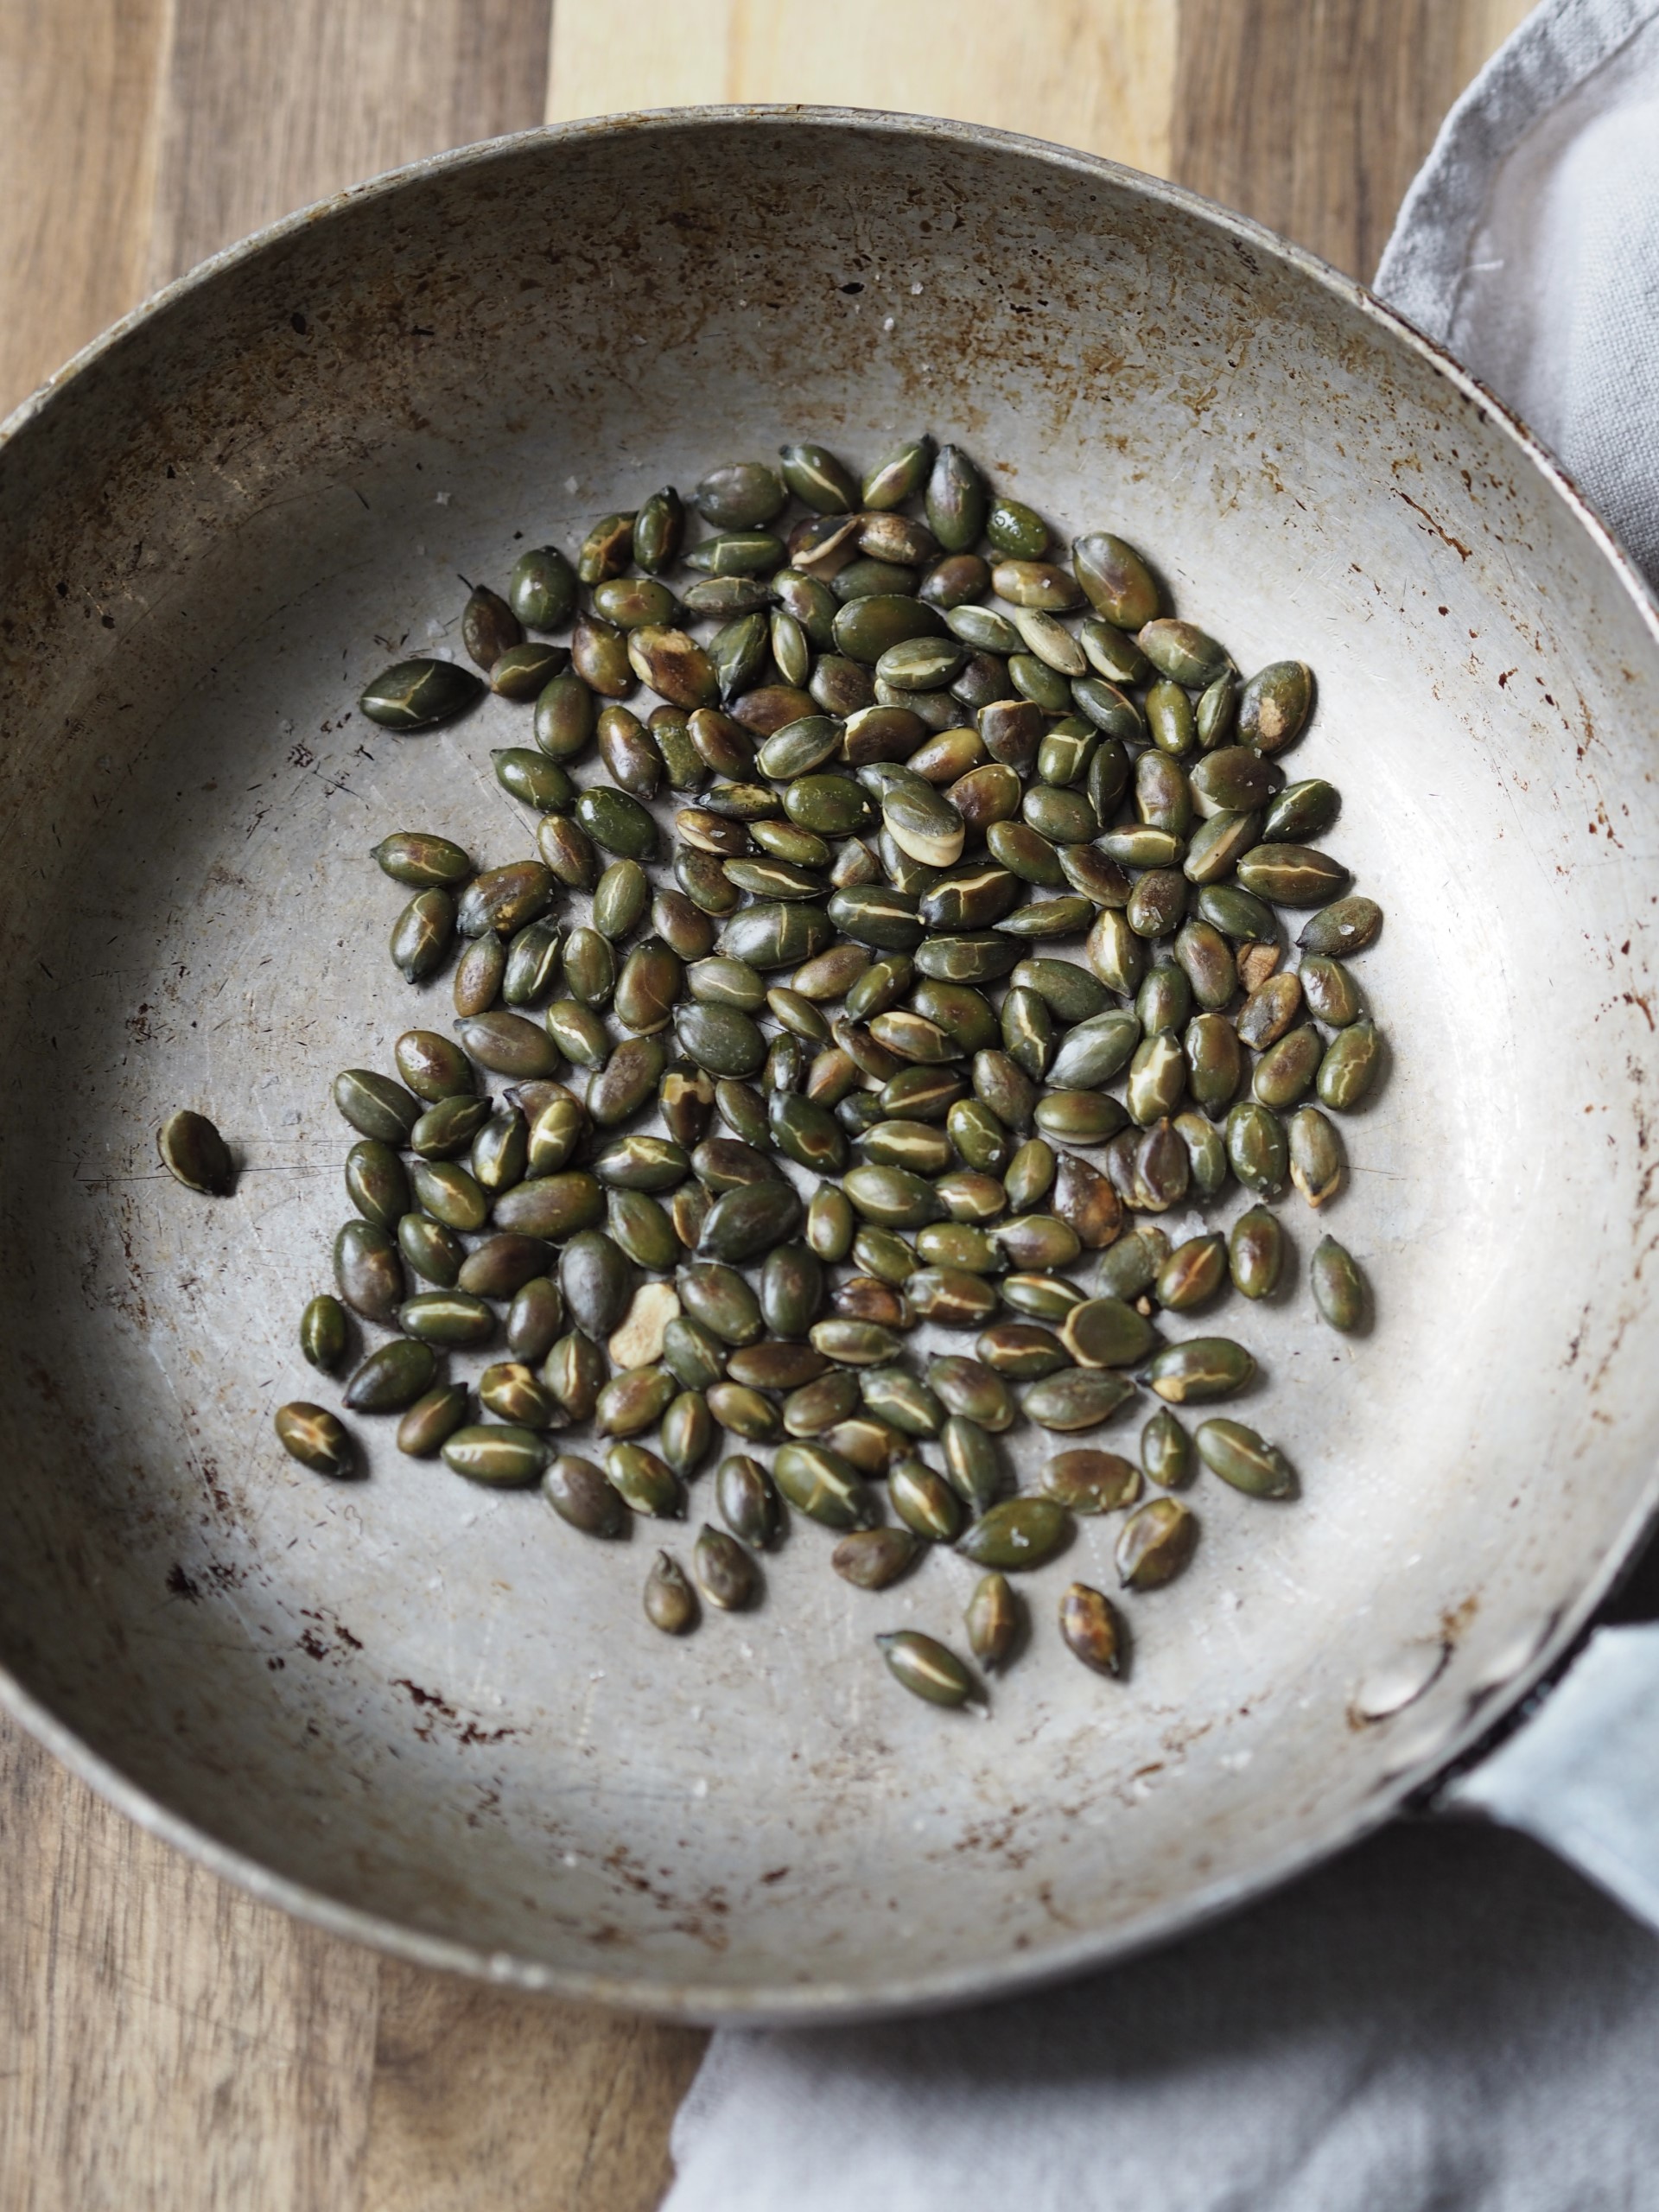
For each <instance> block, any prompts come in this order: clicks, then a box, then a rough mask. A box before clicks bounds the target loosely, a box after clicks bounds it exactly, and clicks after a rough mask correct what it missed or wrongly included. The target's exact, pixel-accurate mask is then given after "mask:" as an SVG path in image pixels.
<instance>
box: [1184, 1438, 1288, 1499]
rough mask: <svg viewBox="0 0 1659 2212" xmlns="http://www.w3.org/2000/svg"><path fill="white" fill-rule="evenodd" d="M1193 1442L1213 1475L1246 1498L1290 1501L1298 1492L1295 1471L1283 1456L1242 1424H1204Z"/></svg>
mask: <svg viewBox="0 0 1659 2212" xmlns="http://www.w3.org/2000/svg"><path fill="white" fill-rule="evenodd" d="M1194 1441H1195V1442H1196V1443H1197V1445H1198V1457H1199V1458H1200V1459H1202V1460H1203V1461H1204V1464H1205V1466H1206V1467H1208V1468H1209V1469H1210V1470H1211V1473H1213V1474H1217V1475H1219V1476H1220V1477H1221V1479H1222V1480H1223V1482H1224V1483H1230V1484H1231V1485H1232V1487H1233V1488H1234V1489H1235V1490H1242V1491H1244V1493H1245V1494H1246V1496H1247V1497H1290V1496H1292V1495H1293V1493H1294V1491H1295V1488H1296V1476H1295V1471H1294V1469H1293V1468H1292V1466H1291V1464H1290V1462H1289V1460H1288V1459H1286V1457H1285V1455H1284V1453H1283V1452H1281V1450H1280V1449H1279V1447H1278V1446H1277V1445H1276V1444H1268V1443H1267V1442H1265V1441H1264V1440H1263V1439H1262V1437H1260V1436H1258V1435H1257V1434H1256V1433H1255V1430H1254V1429H1253V1428H1246V1427H1245V1426H1244V1424H1243V1421H1201V1422H1200V1423H1199V1424H1198V1434H1197V1436H1196V1438H1195V1439H1194Z"/></svg>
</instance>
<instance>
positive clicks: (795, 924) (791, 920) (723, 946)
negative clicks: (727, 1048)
mask: <svg viewBox="0 0 1659 2212" xmlns="http://www.w3.org/2000/svg"><path fill="white" fill-rule="evenodd" d="M836 896H837V897H840V896H842V894H841V893H836ZM835 935H836V925H835V923H834V922H833V921H832V920H831V919H830V918H829V914H827V913H826V912H824V910H823V907H822V906H809V905H804V904H799V903H794V902H785V901H779V900H766V901H763V902H762V903H760V905H758V906H750V907H747V908H746V909H745V911H744V912H742V913H741V914H739V915H737V916H735V917H734V918H733V919H732V920H731V921H729V922H728V924H727V925H726V926H725V928H724V929H723V930H722V931H721V933H720V938H719V946H720V950H721V952H722V953H725V954H728V956H730V957H732V958H734V959H737V960H746V961H747V963H749V965H750V967H752V968H755V969H760V972H761V973H762V974H763V975H769V974H771V973H772V971H773V970H774V969H779V968H798V967H799V966H800V964H801V963H802V962H803V961H804V960H810V959H811V958H812V957H813V956H814V955H815V954H816V953H819V952H823V951H825V950H828V948H829V944H831V943H832V941H833V940H834V938H835ZM756 1065H759V1063H758V1062H757V1063H756Z"/></svg>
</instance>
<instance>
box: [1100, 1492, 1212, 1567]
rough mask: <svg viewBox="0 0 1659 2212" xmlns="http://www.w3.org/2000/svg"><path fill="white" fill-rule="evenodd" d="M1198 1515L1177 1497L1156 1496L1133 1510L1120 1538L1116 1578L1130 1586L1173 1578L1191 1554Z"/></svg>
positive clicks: (1196, 1540)
mask: <svg viewBox="0 0 1659 2212" xmlns="http://www.w3.org/2000/svg"><path fill="white" fill-rule="evenodd" d="M1197 1542H1198V1516H1197V1515H1196V1514H1195V1513H1193V1512H1192V1510H1191V1509H1190V1508H1189V1507H1187V1506H1185V1505H1183V1504H1182V1503H1180V1501H1179V1499H1178V1498H1173V1497H1154V1498H1153V1499H1151V1500H1149V1501H1148V1503H1147V1504H1145V1505H1143V1506H1141V1508H1140V1509H1139V1510H1138V1511H1136V1512H1134V1513H1132V1514H1131V1515H1130V1516H1129V1517H1128V1520H1127V1521H1126V1522H1124V1524H1123V1527H1122V1532H1121V1533H1120V1535H1119V1536H1118V1539H1117V1545H1116V1554H1115V1560H1116V1567H1117V1579H1118V1580H1119V1581H1120V1582H1121V1583H1122V1585H1123V1586H1124V1587H1125V1588H1126V1589H1128V1590H1157V1589H1160V1588H1161V1587H1162V1586H1163V1585H1164V1584H1165V1583H1166V1582H1173V1580H1174V1579H1175V1577H1176V1576H1177V1575H1178V1574H1179V1573H1180V1572H1181V1570H1182V1568H1183V1567H1185V1566H1186V1564H1187V1562H1188V1561H1189V1560H1191V1558H1192V1552H1193V1548H1194V1547H1195V1546H1196V1544H1197Z"/></svg>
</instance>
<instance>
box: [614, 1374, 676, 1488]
mask: <svg viewBox="0 0 1659 2212" xmlns="http://www.w3.org/2000/svg"><path fill="white" fill-rule="evenodd" d="M646 1380H647V1377H646V1376H644V1375H643V1374H642V1375H637V1376H636V1375H630V1376H620V1377H619V1378H618V1381H617V1383H607V1385H606V1387H605V1389H604V1390H602V1391H601V1393H600V1408H601V1411H600V1433H601V1435H603V1434H605V1433H607V1432H606V1427H605V1421H604V1408H605V1400H606V1395H607V1393H608V1392H611V1391H614V1390H616V1389H618V1388H619V1385H626V1386H629V1387H630V1388H632V1395H633V1398H634V1400H635V1401H636V1402H635V1403H633V1404H632V1405H630V1407H629V1408H628V1409H627V1411H626V1421H627V1423H628V1424H629V1426H628V1428H627V1433H626V1435H623V1433H622V1432H621V1431H618V1432H616V1433H617V1434H618V1437H619V1441H617V1442H616V1443H614V1444H613V1445H611V1446H609V1448H608V1449H607V1452H606V1454H605V1472H606V1475H607V1478H609V1481H610V1484H611V1487H612V1489H613V1491H615V1492H616V1494H617V1496H618V1497H620V1499H621V1500H622V1503H624V1504H625V1505H626V1507H627V1509H628V1510H629V1511H630V1512H631V1513H638V1514H640V1515H642V1516H645V1517H646V1518H647V1519H651V1520H657V1521H677V1520H679V1519H680V1518H681V1517H682V1516H683V1514H684V1512H685V1490H684V1486H683V1484H682V1483H681V1481H680V1478H679V1477H678V1476H677V1474H676V1473H675V1471H674V1470H673V1468H672V1467H671V1466H670V1465H669V1464H668V1462H667V1460H666V1459H662V1458H661V1457H659V1455H658V1453H657V1452H652V1451H648V1450H647V1449H646V1447H645V1446H644V1445H643V1444H636V1443H634V1442H633V1441H632V1437H633V1435H634V1434H636V1433H638V1430H639V1428H641V1427H650V1425H651V1423H650V1422H649V1421H639V1420H638V1418H637V1416H638V1414H639V1408H640V1407H641V1406H642V1405H643V1404H644V1403H645V1392H644V1390H643V1389H640V1388H633V1386H639V1385H643V1384H644V1383H645V1382H646ZM664 1382H666V1378H664ZM667 1388H668V1389H669V1390H670V1391H672V1389H673V1384H672V1383H671V1382H669V1383H667ZM655 1395H657V1396H660V1395H661V1389H660V1387H659V1388H658V1389H657V1390H656V1392H655ZM652 1418H653V1419H654V1418H655V1415H653V1416H652Z"/></svg>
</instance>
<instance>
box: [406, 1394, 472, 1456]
mask: <svg viewBox="0 0 1659 2212" xmlns="http://www.w3.org/2000/svg"><path fill="white" fill-rule="evenodd" d="M468 1403H469V1400H468V1394H467V1387H466V1385H465V1384H464V1383H440V1384H439V1386H438V1387H437V1389H435V1390H429V1391H428V1392H427V1393H426V1395H425V1396H424V1397H422V1398H416V1401H415V1402H414V1404H413V1405H412V1406H410V1408H409V1410H408V1412H407V1413H405V1414H404V1417H403V1419H402V1420H401V1421H399V1422H398V1424H397V1449H398V1450H399V1451H400V1452H404V1453H406V1454H407V1455H408V1457H409V1458H410V1459H436V1457H437V1456H438V1453H439V1452H440V1451H442V1448H443V1446H444V1445H445V1444H447V1443H448V1440H449V1439H450V1438H451V1437H452V1436H453V1435H454V1433H455V1431H456V1430H457V1429H458V1428H459V1427H461V1424H462V1423H463V1422H464V1421H465V1420H466V1418H467V1409H468Z"/></svg>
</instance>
